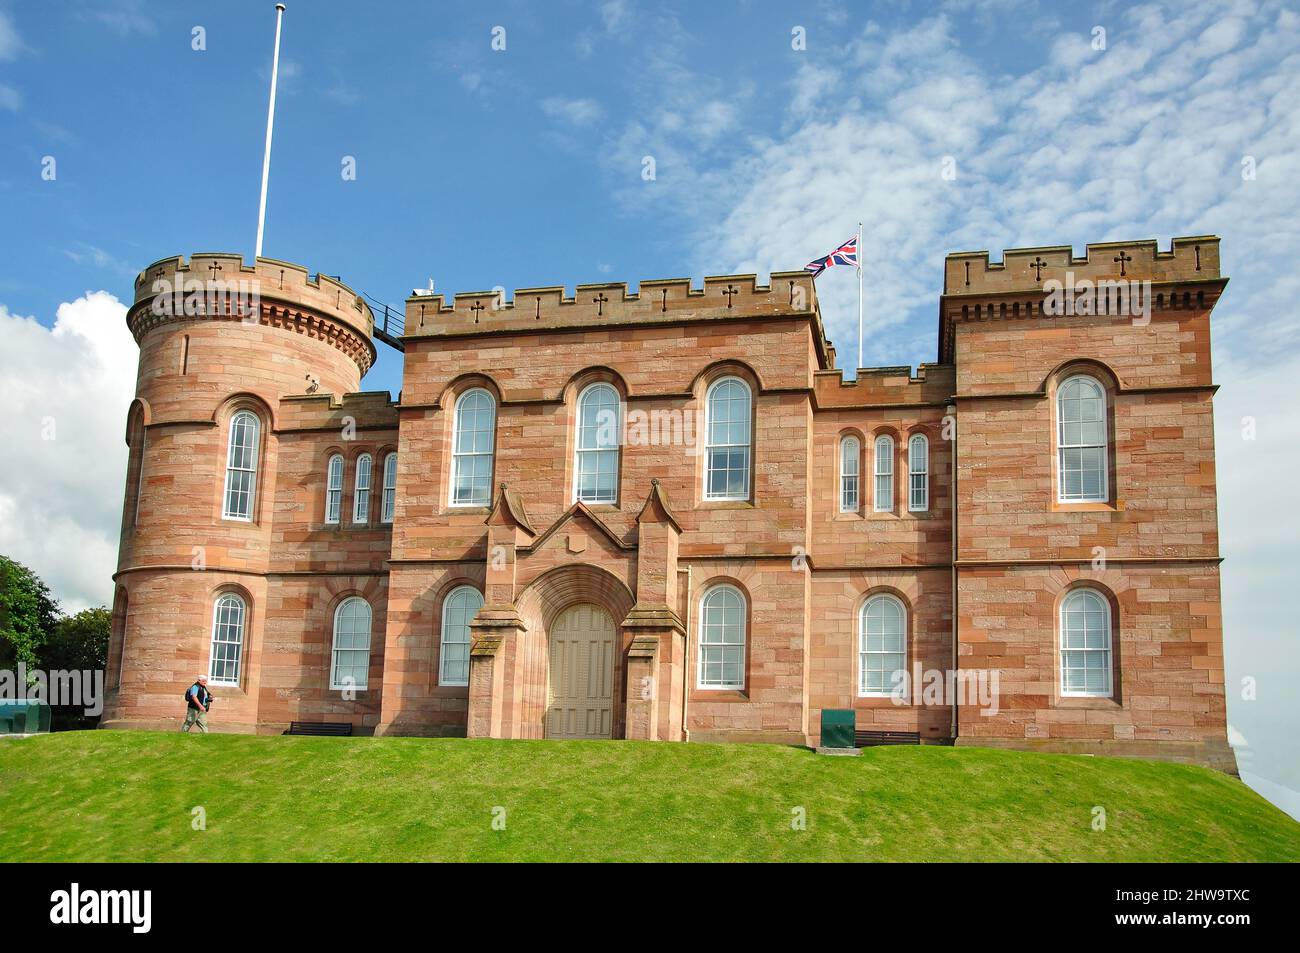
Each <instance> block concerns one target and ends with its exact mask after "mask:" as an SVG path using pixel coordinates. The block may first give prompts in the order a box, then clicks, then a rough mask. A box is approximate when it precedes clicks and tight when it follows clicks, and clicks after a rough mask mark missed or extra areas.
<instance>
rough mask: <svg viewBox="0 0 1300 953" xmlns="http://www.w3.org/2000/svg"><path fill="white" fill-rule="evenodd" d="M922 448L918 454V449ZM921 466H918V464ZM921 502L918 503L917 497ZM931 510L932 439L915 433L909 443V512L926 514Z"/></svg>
mask: <svg viewBox="0 0 1300 953" xmlns="http://www.w3.org/2000/svg"><path fill="white" fill-rule="evenodd" d="M917 447H920V448H921V452H920V453H919V454H918V453H917V451H916V448H917ZM918 462H919V464H920V466H917V464H918ZM918 491H919V496H920V501H919V502H918V501H917V496H918ZM929 508H930V438H929V437H927V436H926V435H925V434H923V433H914V434H912V436H911V437H910V438H908V441H907V511H908V512H909V513H924V512H926V511H927V510H928V509H929Z"/></svg>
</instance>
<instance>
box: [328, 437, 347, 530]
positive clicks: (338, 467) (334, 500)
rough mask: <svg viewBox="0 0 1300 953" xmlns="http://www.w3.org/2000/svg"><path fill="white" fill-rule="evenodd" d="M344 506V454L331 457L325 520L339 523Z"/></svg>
mask: <svg viewBox="0 0 1300 953" xmlns="http://www.w3.org/2000/svg"><path fill="white" fill-rule="evenodd" d="M342 508H343V455H342V454H340V453H336V454H334V456H332V457H330V462H329V467H328V468H327V472H326V478H325V522H327V523H337V522H338V521H339V512H340V510H341V509H342Z"/></svg>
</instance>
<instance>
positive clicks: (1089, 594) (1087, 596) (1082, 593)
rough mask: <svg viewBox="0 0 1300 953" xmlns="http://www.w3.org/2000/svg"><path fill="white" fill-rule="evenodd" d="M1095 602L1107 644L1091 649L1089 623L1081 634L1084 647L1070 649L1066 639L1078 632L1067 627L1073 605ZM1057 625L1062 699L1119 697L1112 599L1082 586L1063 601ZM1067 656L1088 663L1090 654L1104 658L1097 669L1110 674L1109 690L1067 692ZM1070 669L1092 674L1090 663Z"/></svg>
mask: <svg viewBox="0 0 1300 953" xmlns="http://www.w3.org/2000/svg"><path fill="white" fill-rule="evenodd" d="M1092 599H1095V600H1096V601H1097V606H1096V608H1099V609H1100V611H1101V617H1102V623H1103V624H1102V634H1103V635H1104V636H1105V639H1104V641H1105V645H1103V646H1100V647H1090V646H1088V645H1087V638H1088V635H1089V634H1090V633H1089V631H1088V627H1087V622H1086V620H1085V622H1084V627H1083V629H1082V630H1081V632H1080V634H1081V635H1082V636H1083V639H1084V645H1083V646H1080V647H1075V646H1069V647H1067V646H1066V636H1067V634H1072V633H1073V632H1074V631H1075V630H1067V627H1066V615H1067V612H1068V611H1069V610H1070V609H1071V606H1072V605H1074V604H1076V603H1078V602H1082V601H1085V600H1092ZM1078 611H1083V612H1086V611H1087V610H1086V609H1085V610H1078ZM1056 625H1057V630H1058V632H1059V634H1058V636H1057V645H1058V647H1059V651H1060V656H1061V661H1060V666H1059V671H1060V679H1061V697H1062V698H1113V697H1114V695H1115V656H1114V650H1113V647H1114V644H1115V639H1114V636H1113V634H1112V632H1111V604H1110V600H1109V599H1107V598H1106V596H1105V595H1104V594H1102V593H1101V592H1100V591H1099V590H1097V589H1093V588H1091V587H1087V586H1082V587H1079V588H1077V589H1073V590H1071V591H1070V593H1069V594H1068V595H1066V597H1065V598H1064V599H1062V600H1061V609H1060V612H1059V613H1058V615H1057V623H1056ZM1066 653H1070V655H1072V656H1077V657H1078V658H1079V660H1080V661H1084V660H1085V659H1086V658H1087V657H1088V656H1090V655H1100V656H1101V658H1102V660H1103V664H1102V665H1100V666H1094V669H1093V670H1099V671H1104V672H1105V673H1106V688H1105V690H1103V691H1089V690H1087V689H1084V690H1070V689H1067V687H1066V684H1067V683H1066V674H1065V673H1066V670H1067V666H1066V664H1065V663H1066ZM1069 670H1070V671H1079V672H1087V671H1089V669H1088V666H1087V662H1086V661H1084V664H1083V666H1082V667H1079V666H1070V667H1069Z"/></svg>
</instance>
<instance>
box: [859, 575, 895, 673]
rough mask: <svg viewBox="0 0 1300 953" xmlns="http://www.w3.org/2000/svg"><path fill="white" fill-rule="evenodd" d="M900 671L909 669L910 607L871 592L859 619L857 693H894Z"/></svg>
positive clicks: (886, 596)
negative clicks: (907, 608) (908, 625)
mask: <svg viewBox="0 0 1300 953" xmlns="http://www.w3.org/2000/svg"><path fill="white" fill-rule="evenodd" d="M898 672H902V673H904V674H906V672H907V610H906V609H904V608H903V604H902V603H901V602H899V601H898V599H896V598H894V597H893V596H889V595H883V594H882V595H878V596H872V597H871V598H870V599H868V600H867V601H866V602H865V603H864V604H863V606H862V615H861V618H860V620H859V623H858V694H859V695H890V694H892V693H893V692H894V691H895V689H896V687H897V686H898V684H899V677H898V675H897V674H896V673H898Z"/></svg>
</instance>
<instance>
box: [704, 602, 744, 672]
mask: <svg viewBox="0 0 1300 953" xmlns="http://www.w3.org/2000/svg"><path fill="white" fill-rule="evenodd" d="M696 684H697V686H698V687H699V688H730V689H743V688H744V687H745V597H744V596H742V595H741V594H740V590H739V589H737V588H736V587H735V586H727V585H722V586H713V587H712V588H711V589H709V590H708V591H707V592H706V593H705V594H704V598H702V599H701V600H700V668H699V679H698V681H697V683H696Z"/></svg>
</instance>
